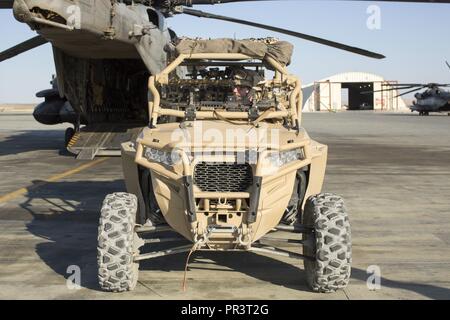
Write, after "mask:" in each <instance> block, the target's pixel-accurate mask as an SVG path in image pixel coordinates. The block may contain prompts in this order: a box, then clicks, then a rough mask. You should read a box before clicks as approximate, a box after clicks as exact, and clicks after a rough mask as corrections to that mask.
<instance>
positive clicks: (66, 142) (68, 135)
mask: <svg viewBox="0 0 450 320" xmlns="http://www.w3.org/2000/svg"><path fill="white" fill-rule="evenodd" d="M74 134H75V129H74V128H67V129H66V132H65V133H64V145H65V146H66V147H67V146H68V145H69V142H70V140H72V137H73V136H74Z"/></svg>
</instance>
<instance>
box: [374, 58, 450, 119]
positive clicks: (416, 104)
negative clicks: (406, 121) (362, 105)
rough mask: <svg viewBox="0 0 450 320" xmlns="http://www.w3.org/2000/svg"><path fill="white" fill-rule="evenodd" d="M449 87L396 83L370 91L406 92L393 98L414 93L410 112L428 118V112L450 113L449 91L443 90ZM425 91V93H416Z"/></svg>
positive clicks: (444, 85) (434, 84) (437, 84)
mask: <svg viewBox="0 0 450 320" xmlns="http://www.w3.org/2000/svg"><path fill="white" fill-rule="evenodd" d="M445 63H446V64H447V66H448V67H449V68H450V64H449V63H448V62H447V61H446V62H445ZM448 87H450V84H440V83H426V84H421V83H398V84H389V88H386V89H382V90H376V91H371V92H370V93H373V92H381V91H398V90H408V91H406V92H403V93H401V94H398V95H397V96H395V98H397V97H401V96H405V95H407V94H411V93H414V92H416V94H415V95H414V97H415V98H416V100H415V101H413V104H412V105H411V106H410V107H409V108H410V110H411V112H418V113H419V115H420V116H428V115H429V114H430V112H450V91H446V90H444V89H443V88H448ZM423 89H425V91H422V92H417V91H421V90H423ZM449 115H450V113H449Z"/></svg>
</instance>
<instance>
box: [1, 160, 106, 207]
mask: <svg viewBox="0 0 450 320" xmlns="http://www.w3.org/2000/svg"><path fill="white" fill-rule="evenodd" d="M106 160H108V158H101V159H97V160H94V161H91V162H89V163H85V164H83V165H81V166H79V167H76V168H73V169H70V170H67V171H64V172H63V173H59V174H56V175H54V176H51V177H50V178H48V179H46V180H44V181H42V182H39V183H36V184H34V185H32V186H30V187H26V188H20V189H17V190H16V191H13V192H10V193H7V194H5V195H3V196H0V204H1V203H5V202H8V201H11V200H13V199H16V198H18V197H20V196H23V195H24V194H26V193H27V192H28V191H30V190H34V189H37V188H40V187H42V186H44V185H46V184H47V183H50V182H56V181H58V180H61V179H64V178H66V177H69V176H71V175H74V174H76V173H78V172H81V171H83V170H86V169H89V168H92V167H94V166H96V165H98V164H100V163H102V162H105V161H106Z"/></svg>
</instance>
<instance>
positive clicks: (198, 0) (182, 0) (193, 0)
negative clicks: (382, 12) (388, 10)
mask: <svg viewBox="0 0 450 320" xmlns="http://www.w3.org/2000/svg"><path fill="white" fill-rule="evenodd" d="M256 1H280V0H174V2H175V4H177V5H183V6H192V5H203V4H204V5H207V4H222V3H233V2H256ZM337 1H357V2H363V1H366V2H367V1H371V2H373V0H337ZM379 1H380V2H419V3H420V2H423V3H430V2H431V3H450V0H379Z"/></svg>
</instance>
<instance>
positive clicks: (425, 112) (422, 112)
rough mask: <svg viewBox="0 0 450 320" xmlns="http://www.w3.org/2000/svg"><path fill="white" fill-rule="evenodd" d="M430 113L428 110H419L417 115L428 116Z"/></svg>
mask: <svg viewBox="0 0 450 320" xmlns="http://www.w3.org/2000/svg"><path fill="white" fill-rule="evenodd" d="M429 115H430V113H429V112H428V111H420V112H419V116H429Z"/></svg>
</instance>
